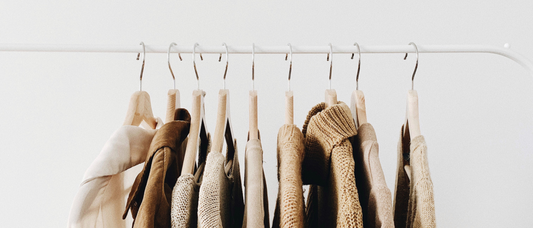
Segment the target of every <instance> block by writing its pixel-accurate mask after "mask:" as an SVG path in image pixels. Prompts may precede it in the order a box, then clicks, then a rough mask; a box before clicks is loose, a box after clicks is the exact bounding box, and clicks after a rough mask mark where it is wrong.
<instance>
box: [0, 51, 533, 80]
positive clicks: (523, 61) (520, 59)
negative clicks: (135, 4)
mask: <svg viewBox="0 0 533 228" xmlns="http://www.w3.org/2000/svg"><path fill="white" fill-rule="evenodd" d="M417 46H418V52H419V53H489V54H497V55H501V56H505V57H507V58H509V59H511V60H513V61H515V62H517V63H519V64H520V65H522V66H523V67H524V68H526V69H527V70H528V71H529V73H530V74H531V75H532V76H533V63H532V62H531V61H530V60H529V59H527V58H526V57H524V56H523V55H521V54H519V53H517V52H515V51H513V50H511V49H509V48H506V47H496V46H488V45H417ZM227 47H228V53H229V54H252V46H251V45H250V46H231V45H228V46H227ZM145 48H146V53H167V51H168V48H169V46H167V45H146V46H145ZM360 49H361V53H370V54H380V53H383V54H387V53H415V52H416V51H415V48H414V47H413V46H412V45H361V46H360ZM254 50H255V51H254V52H255V54H287V53H289V46H259V45H256V46H255V49H254ZM2 51H14V52H103V53H139V52H142V51H143V48H142V46H141V45H123V46H120V45H39V44H0V52H2ZM171 52H172V53H192V52H193V45H188V46H184V45H178V46H173V47H172V49H171ZM195 52H196V53H202V54H220V53H226V49H225V47H224V46H222V45H220V46H197V47H196V50H195ZM329 52H330V47H329V46H327V45H325V46H292V53H293V54H327V53H329ZM333 53H334V54H339V53H344V54H347V53H357V47H355V46H333Z"/></svg>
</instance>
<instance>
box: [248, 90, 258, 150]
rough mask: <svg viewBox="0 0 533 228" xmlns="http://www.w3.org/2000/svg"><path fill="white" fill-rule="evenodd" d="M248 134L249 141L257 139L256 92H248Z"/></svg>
mask: <svg viewBox="0 0 533 228" xmlns="http://www.w3.org/2000/svg"><path fill="white" fill-rule="evenodd" d="M249 105H250V108H249V109H250V110H249V133H250V140H251V139H259V130H258V123H257V90H250V103H249Z"/></svg>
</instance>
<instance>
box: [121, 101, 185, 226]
mask: <svg viewBox="0 0 533 228" xmlns="http://www.w3.org/2000/svg"><path fill="white" fill-rule="evenodd" d="M175 116H176V118H175V119H176V120H175V121H172V122H169V123H166V124H165V125H163V127H161V129H159V131H158V132H157V133H156V134H155V136H154V138H153V140H152V144H151V145H150V150H149V151H150V152H149V153H148V156H147V157H146V162H145V164H144V168H143V171H142V172H141V173H139V175H138V176H137V179H135V183H134V184H133V187H132V189H131V192H130V195H129V197H128V203H127V205H126V210H125V211H124V215H123V217H126V215H127V213H128V210H130V209H131V213H132V216H133V218H134V222H133V227H142V228H155V227H157V228H166V227H168V228H170V203H171V202H170V201H171V195H172V188H173V187H174V185H175V184H176V180H177V179H178V177H179V175H180V171H181V165H182V163H183V156H184V150H183V145H182V144H183V142H184V140H185V138H186V137H187V135H188V134H189V126H190V120H191V117H190V115H189V112H187V110H185V109H177V110H176V115H175Z"/></svg>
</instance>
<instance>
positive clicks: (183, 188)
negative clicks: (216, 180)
mask: <svg viewBox="0 0 533 228" xmlns="http://www.w3.org/2000/svg"><path fill="white" fill-rule="evenodd" d="M210 139H211V138H210V135H209V133H208V134H207V138H205V139H201V141H200V148H199V150H198V164H199V166H198V168H197V169H196V171H195V173H194V175H193V174H182V175H181V176H180V177H179V178H178V181H177V182H176V185H175V186H174V189H173V190H172V208H171V210H170V221H171V225H172V228H185V227H187V228H189V227H191V228H196V227H197V226H198V214H197V211H198V193H199V192H200V186H201V184H202V177H203V173H204V168H205V160H206V158H207V153H208V152H209V150H210V149H211V141H210Z"/></svg>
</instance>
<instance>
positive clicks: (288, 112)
mask: <svg viewBox="0 0 533 228" xmlns="http://www.w3.org/2000/svg"><path fill="white" fill-rule="evenodd" d="M285 124H291V125H292V124H294V94H293V92H292V91H285Z"/></svg>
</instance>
